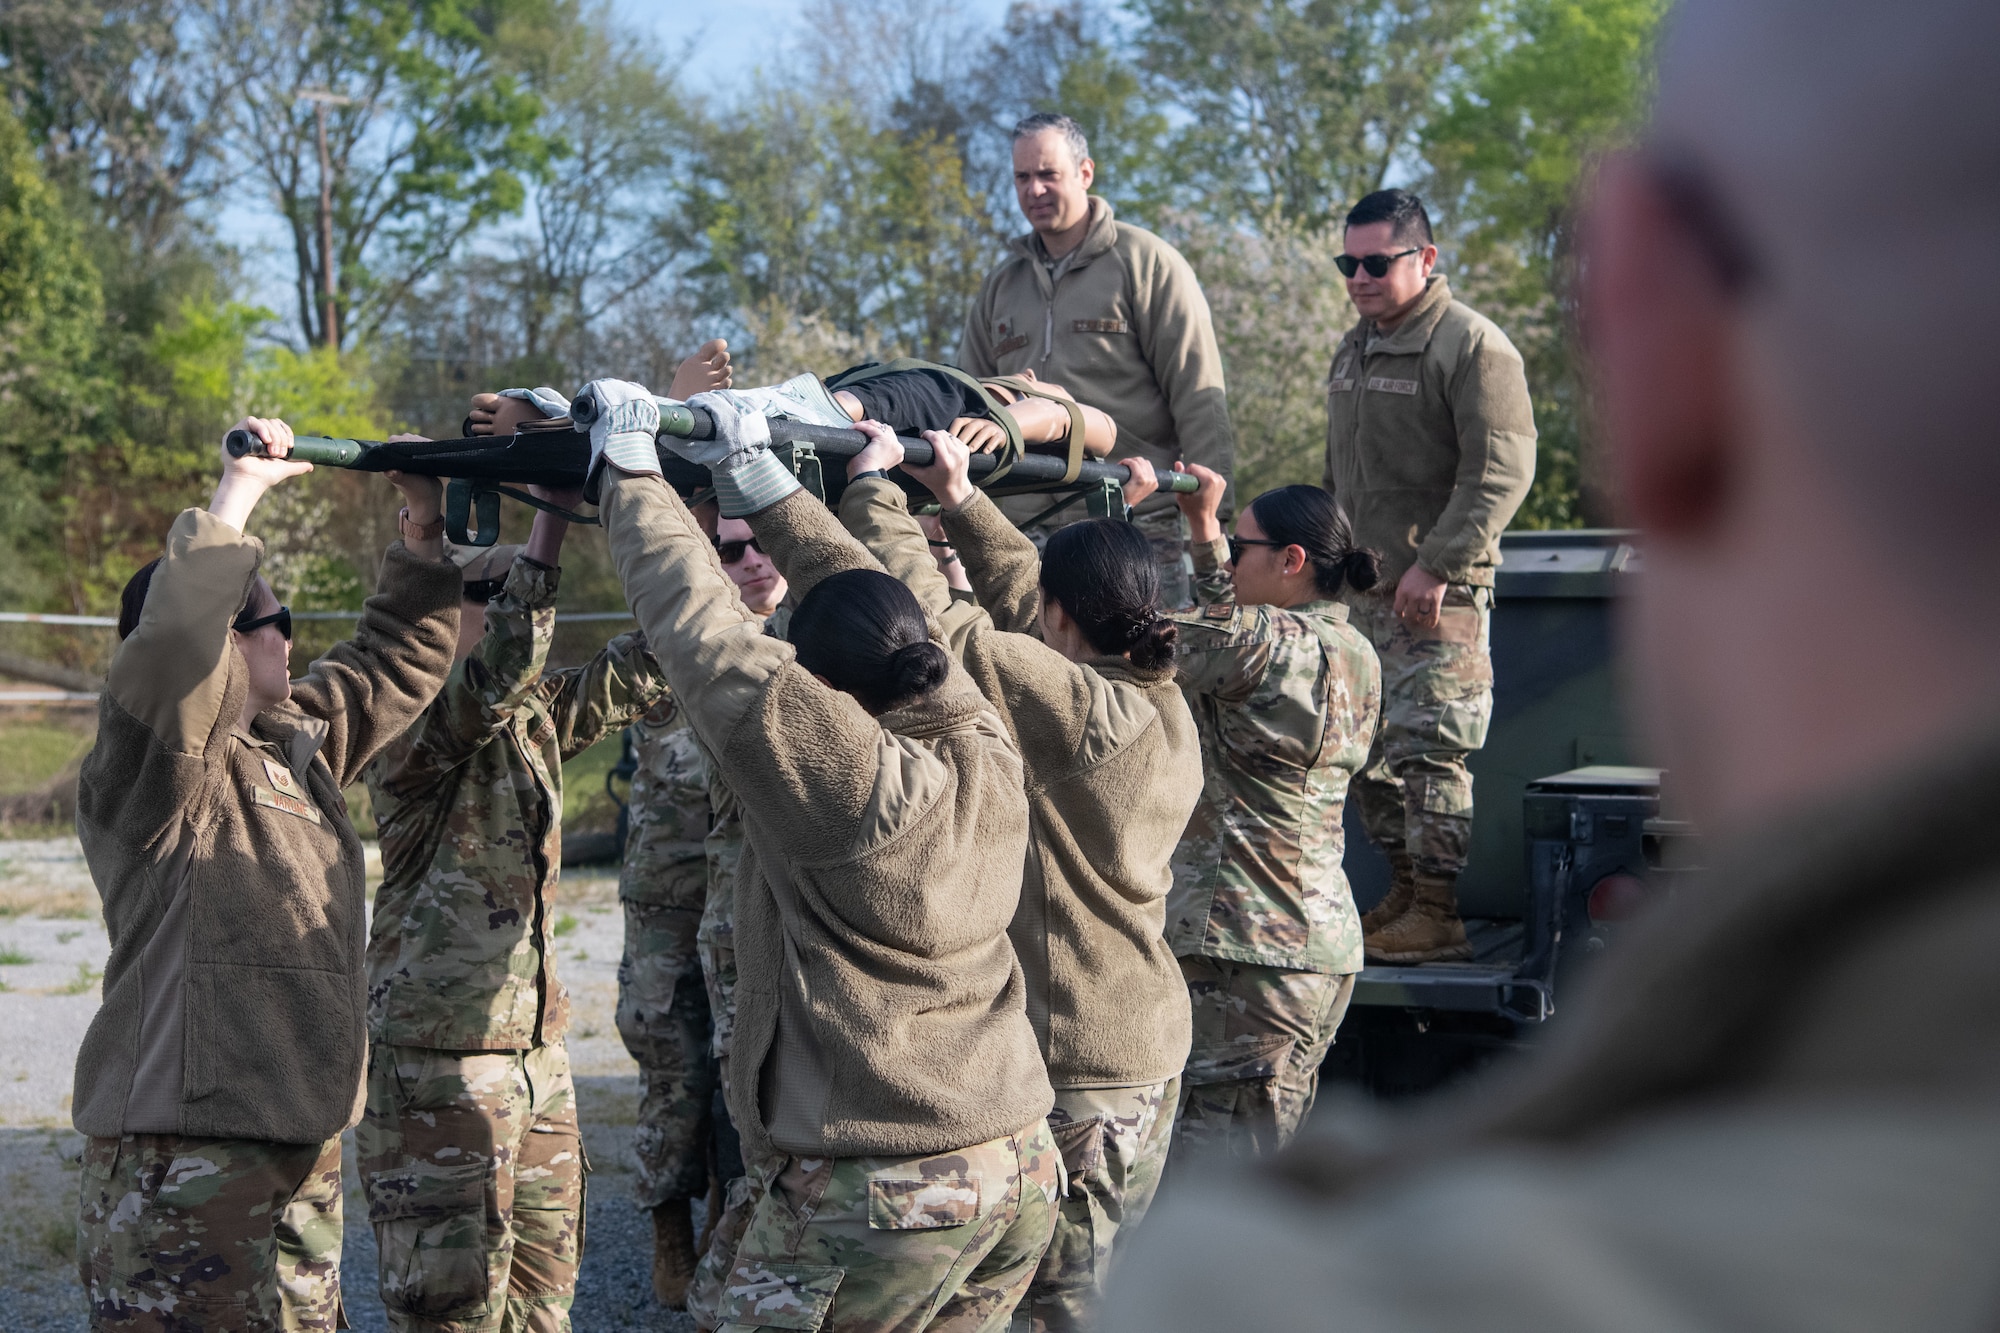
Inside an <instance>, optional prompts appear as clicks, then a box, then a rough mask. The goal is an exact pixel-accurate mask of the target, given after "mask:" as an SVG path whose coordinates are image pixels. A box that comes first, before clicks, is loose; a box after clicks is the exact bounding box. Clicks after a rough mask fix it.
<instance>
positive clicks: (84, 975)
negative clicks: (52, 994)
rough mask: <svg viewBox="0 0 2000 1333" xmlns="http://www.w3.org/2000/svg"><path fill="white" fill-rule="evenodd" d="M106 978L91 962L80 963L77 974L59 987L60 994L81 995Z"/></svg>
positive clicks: (57, 992) (77, 966)
mask: <svg viewBox="0 0 2000 1333" xmlns="http://www.w3.org/2000/svg"><path fill="white" fill-rule="evenodd" d="M103 979H104V974H103V973H102V972H99V971H98V970H97V969H96V968H94V967H92V966H91V965H90V964H89V963H78V964H77V965H76V975H75V976H74V977H71V978H70V979H69V980H68V981H67V982H65V983H64V984H63V985H62V986H60V987H59V988H57V990H56V994H58V995H81V994H83V993H84V992H85V991H87V990H89V989H90V988H91V987H92V986H95V985H96V984H97V983H98V982H99V981H102V980H103Z"/></svg>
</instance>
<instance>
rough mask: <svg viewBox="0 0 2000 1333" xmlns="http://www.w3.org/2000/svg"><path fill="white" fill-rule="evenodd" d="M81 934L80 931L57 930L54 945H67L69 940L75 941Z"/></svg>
mask: <svg viewBox="0 0 2000 1333" xmlns="http://www.w3.org/2000/svg"><path fill="white" fill-rule="evenodd" d="M82 934H83V932H82V931H80V930H59V931H57V932H56V943H57V944H68V943H69V942H70V941H71V940H73V939H76V938H77V937H78V936H80V935H82Z"/></svg>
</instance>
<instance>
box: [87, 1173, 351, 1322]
mask: <svg viewBox="0 0 2000 1333" xmlns="http://www.w3.org/2000/svg"><path fill="white" fill-rule="evenodd" d="M340 1227H341V1209H340V1139H339V1138H338V1137H337V1136H336V1137H334V1138H331V1139H328V1140H327V1141H326V1142H325V1143H266V1142H263V1141H260V1140H256V1139H205V1138H195V1137H192V1136H189V1135H184V1134H127V1135H124V1136H123V1137H122V1138H115V1139H91V1140H90V1141H89V1142H88V1143H86V1144H85V1145H84V1149H83V1184H82V1191H81V1196H80V1208H79V1210H78V1221H77V1269H78V1276H79V1278H80V1279H81V1281H82V1283H83V1290H84V1296H85V1299H86V1300H88V1301H89V1303H90V1327H91V1329H92V1330H93V1331H94V1330H99V1329H120V1330H127V1329H129V1330H145V1333H161V1331H162V1330H172V1331H173V1333H278V1331H279V1330H292V1329H315V1330H317V1329H333V1328H345V1327H346V1321H345V1320H343V1319H341V1318H340Z"/></svg>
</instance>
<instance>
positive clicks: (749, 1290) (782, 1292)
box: [715, 1263, 847, 1333]
mask: <svg viewBox="0 0 2000 1333" xmlns="http://www.w3.org/2000/svg"><path fill="white" fill-rule="evenodd" d="M845 1276H847V1273H846V1270H845V1269H841V1268H836V1267H831V1266H821V1265H818V1264H767V1263H740V1264H738V1265H737V1266H736V1268H735V1270H734V1271H733V1272H731V1273H730V1275H729V1284H728V1286H727V1287H725V1288H724V1289H723V1292H722V1300H721V1301H720V1302H719V1303H718V1304H717V1306H716V1311H715V1313H716V1317H717V1318H718V1319H719V1320H720V1321H721V1327H722V1328H724V1329H734V1328H788V1329H798V1330H802V1333H812V1330H815V1329H817V1328H819V1327H820V1325H821V1324H823V1323H825V1322H826V1316H827V1312H828V1311H829V1310H831V1309H832V1308H833V1294H834V1293H835V1292H836V1291H838V1290H840V1280H841V1279H842V1278H843V1277H845Z"/></svg>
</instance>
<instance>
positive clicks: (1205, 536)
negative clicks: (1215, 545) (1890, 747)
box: [1174, 463, 1229, 542]
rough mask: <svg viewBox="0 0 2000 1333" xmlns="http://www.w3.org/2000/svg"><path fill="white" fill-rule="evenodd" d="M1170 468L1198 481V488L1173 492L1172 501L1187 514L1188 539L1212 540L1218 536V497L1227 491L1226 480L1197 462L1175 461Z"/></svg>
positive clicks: (1220, 509) (1220, 522)
mask: <svg viewBox="0 0 2000 1333" xmlns="http://www.w3.org/2000/svg"><path fill="white" fill-rule="evenodd" d="M1174 471H1176V472H1185V473H1188V474H1189V475H1190V476H1192V477H1194V478H1195V479H1196V480H1197V481H1199V482H1200V483H1201V488H1200V489H1199V490H1196V491H1193V492H1177V493H1176V494H1175V495H1174V500H1175V501H1176V502H1177V503H1178V504H1179V505H1180V507H1181V513H1183V514H1185V515H1187V521H1188V538H1189V540H1191V541H1196V542H1212V541H1216V540H1219V539H1220V538H1221V536H1222V520H1220V519H1219V518H1217V517H1216V515H1217V514H1219V513H1221V512H1222V497H1223V494H1224V493H1225V492H1227V491H1228V490H1229V479H1228V478H1227V477H1224V476H1223V475H1222V474H1221V473H1220V472H1217V471H1215V470H1214V469H1213V468H1205V467H1203V466H1202V465H1201V464H1199V463H1176V464H1174Z"/></svg>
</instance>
